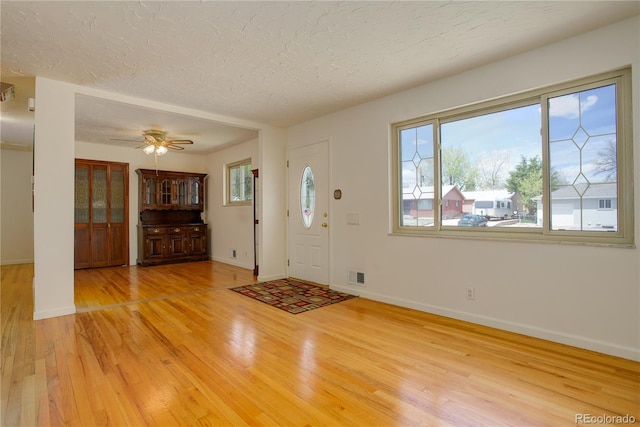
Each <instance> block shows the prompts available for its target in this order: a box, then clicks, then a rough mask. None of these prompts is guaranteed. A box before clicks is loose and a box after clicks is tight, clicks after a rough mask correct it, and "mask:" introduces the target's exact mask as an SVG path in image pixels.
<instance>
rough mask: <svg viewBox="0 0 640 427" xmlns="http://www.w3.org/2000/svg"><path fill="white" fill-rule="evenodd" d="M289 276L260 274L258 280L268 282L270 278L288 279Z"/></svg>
mask: <svg viewBox="0 0 640 427" xmlns="http://www.w3.org/2000/svg"><path fill="white" fill-rule="evenodd" d="M287 277H288V276H287V275H286V274H272V275H270V276H262V275H258V280H259V281H260V282H268V281H269V280H280V279H286V278H287Z"/></svg>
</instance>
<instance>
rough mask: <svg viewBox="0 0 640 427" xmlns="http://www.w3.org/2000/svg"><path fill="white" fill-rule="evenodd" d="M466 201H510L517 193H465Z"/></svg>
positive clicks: (487, 191)
mask: <svg viewBox="0 0 640 427" xmlns="http://www.w3.org/2000/svg"><path fill="white" fill-rule="evenodd" d="M462 194H464V197H465V199H468V200H469V199H471V200H495V199H510V198H512V197H513V196H514V195H515V194H516V193H512V192H510V191H507V190H483V191H463V192H462Z"/></svg>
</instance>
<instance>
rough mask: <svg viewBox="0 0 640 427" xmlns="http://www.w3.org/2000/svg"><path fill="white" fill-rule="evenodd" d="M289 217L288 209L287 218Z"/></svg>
mask: <svg viewBox="0 0 640 427" xmlns="http://www.w3.org/2000/svg"><path fill="white" fill-rule="evenodd" d="M288 217H289V209H287V218H288Z"/></svg>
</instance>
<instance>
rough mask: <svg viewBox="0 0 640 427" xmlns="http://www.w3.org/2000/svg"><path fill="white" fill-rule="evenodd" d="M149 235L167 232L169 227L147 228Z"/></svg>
mask: <svg viewBox="0 0 640 427" xmlns="http://www.w3.org/2000/svg"><path fill="white" fill-rule="evenodd" d="M145 230H146V232H147V235H148V236H152V235H158V234H166V232H167V229H166V228H164V227H150V228H146V229H145Z"/></svg>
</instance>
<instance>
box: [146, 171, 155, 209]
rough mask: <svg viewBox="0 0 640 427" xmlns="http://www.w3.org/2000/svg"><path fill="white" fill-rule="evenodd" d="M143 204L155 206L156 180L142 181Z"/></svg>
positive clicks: (147, 179)
mask: <svg viewBox="0 0 640 427" xmlns="http://www.w3.org/2000/svg"><path fill="white" fill-rule="evenodd" d="M144 204H145V205H147V206H154V205H155V204H156V180H155V178H146V179H145V180H144Z"/></svg>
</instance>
